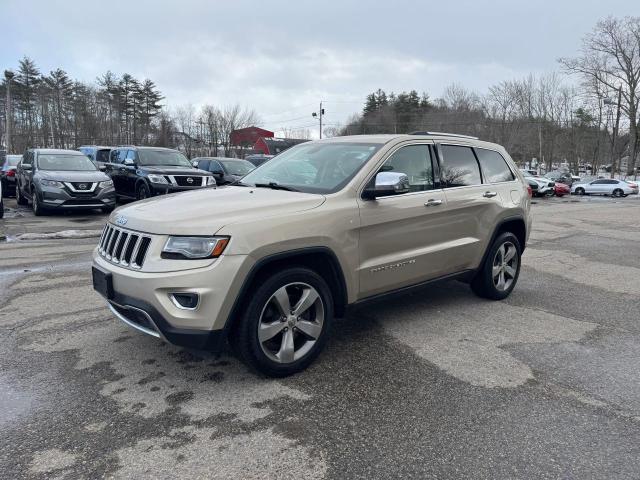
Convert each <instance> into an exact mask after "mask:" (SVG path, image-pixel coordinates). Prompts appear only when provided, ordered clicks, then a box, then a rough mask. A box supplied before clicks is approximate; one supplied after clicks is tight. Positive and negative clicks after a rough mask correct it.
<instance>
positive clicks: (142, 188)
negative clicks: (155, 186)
mask: <svg viewBox="0 0 640 480" xmlns="http://www.w3.org/2000/svg"><path fill="white" fill-rule="evenodd" d="M150 196H151V192H149V187H147V184H146V183H144V182H140V183H139V184H138V186H137V187H136V199H137V200H144V199H145V198H149V197H150Z"/></svg>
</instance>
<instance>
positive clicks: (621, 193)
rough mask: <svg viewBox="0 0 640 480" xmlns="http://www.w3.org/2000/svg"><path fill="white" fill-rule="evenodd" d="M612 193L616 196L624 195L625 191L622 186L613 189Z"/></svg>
mask: <svg viewBox="0 0 640 480" xmlns="http://www.w3.org/2000/svg"><path fill="white" fill-rule="evenodd" d="M612 195H613V196H614V197H624V192H623V191H622V189H620V188H616V189H615V190H614V191H613V193H612Z"/></svg>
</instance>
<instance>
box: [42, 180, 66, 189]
mask: <svg viewBox="0 0 640 480" xmlns="http://www.w3.org/2000/svg"><path fill="white" fill-rule="evenodd" d="M40 185H42V186H45V187H56V188H64V185H63V184H62V182H58V181H57V180H45V179H42V180H40Z"/></svg>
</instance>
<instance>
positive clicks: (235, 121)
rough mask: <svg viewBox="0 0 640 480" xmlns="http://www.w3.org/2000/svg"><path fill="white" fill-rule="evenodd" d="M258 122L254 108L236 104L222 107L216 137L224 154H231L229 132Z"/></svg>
mask: <svg viewBox="0 0 640 480" xmlns="http://www.w3.org/2000/svg"><path fill="white" fill-rule="evenodd" d="M259 123H260V120H259V118H258V115H257V114H256V112H255V111H254V110H249V109H246V108H243V107H241V106H240V105H238V104H235V105H229V106H227V107H225V108H223V109H222V110H221V111H220V118H219V122H218V138H219V141H220V144H221V145H222V148H223V149H224V154H225V156H230V155H231V132H233V131H234V130H238V129H239V128H246V127H250V126H254V125H258V124H259Z"/></svg>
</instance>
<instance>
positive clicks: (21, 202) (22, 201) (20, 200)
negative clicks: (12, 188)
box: [16, 182, 27, 205]
mask: <svg viewBox="0 0 640 480" xmlns="http://www.w3.org/2000/svg"><path fill="white" fill-rule="evenodd" d="M16 203H17V204H18V205H26V204H27V199H26V198H24V197H23V196H22V193H21V191H20V185H18V183H17V182H16Z"/></svg>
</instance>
